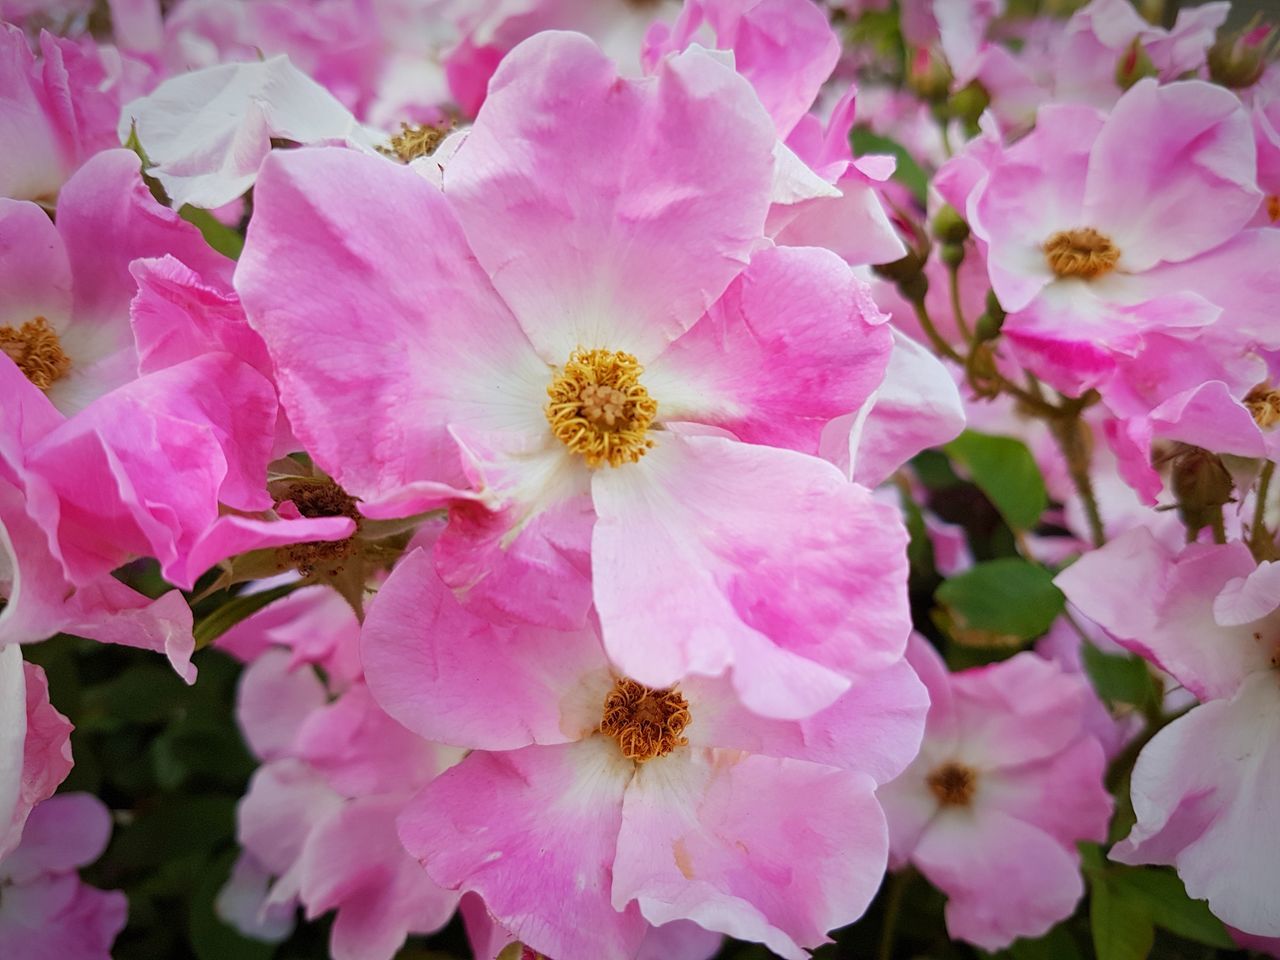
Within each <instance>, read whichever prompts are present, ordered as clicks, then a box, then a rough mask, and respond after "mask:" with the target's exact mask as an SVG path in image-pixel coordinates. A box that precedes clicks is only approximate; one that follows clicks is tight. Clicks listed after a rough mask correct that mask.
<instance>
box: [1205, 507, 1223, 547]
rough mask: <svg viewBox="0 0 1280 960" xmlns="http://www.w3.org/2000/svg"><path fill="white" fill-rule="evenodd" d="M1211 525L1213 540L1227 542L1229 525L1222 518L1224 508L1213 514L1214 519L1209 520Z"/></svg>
mask: <svg viewBox="0 0 1280 960" xmlns="http://www.w3.org/2000/svg"><path fill="white" fill-rule="evenodd" d="M1209 525H1210V526H1211V527H1213V542H1214V543H1226V542H1227V525H1226V524H1225V523H1224V522H1223V520H1222V508H1221V507H1219V508H1218V512H1217V513H1215V514H1214V515H1213V519H1212V520H1211V521H1209Z"/></svg>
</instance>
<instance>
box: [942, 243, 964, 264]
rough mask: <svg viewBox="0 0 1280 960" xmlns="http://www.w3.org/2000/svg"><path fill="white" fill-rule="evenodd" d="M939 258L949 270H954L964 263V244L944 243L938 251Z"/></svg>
mask: <svg viewBox="0 0 1280 960" xmlns="http://www.w3.org/2000/svg"><path fill="white" fill-rule="evenodd" d="M938 257H939V259H941V260H942V263H943V265H944V266H946V267H947V269H949V270H954V269H955V268H956V267H958V266H960V264H962V263H963V262H964V244H963V243H944V244H943V245H942V249H941V250H939V251H938Z"/></svg>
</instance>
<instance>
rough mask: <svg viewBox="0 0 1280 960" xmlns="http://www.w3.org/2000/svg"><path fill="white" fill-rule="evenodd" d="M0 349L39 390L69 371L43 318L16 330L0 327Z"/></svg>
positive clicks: (31, 321)
mask: <svg viewBox="0 0 1280 960" xmlns="http://www.w3.org/2000/svg"><path fill="white" fill-rule="evenodd" d="M0 350H3V351H4V352H5V353H6V354H8V356H9V359H11V360H12V361H13V362H14V363H16V364H17V365H18V369H19V370H21V371H22V372H23V374H24V375H25V376H26V378H27V379H28V380H30V381H31V382H32V383H34V384H35V385H36V386H37V387H39V388H40V389H41V390H48V389H49V388H50V387H51V386H53V385H54V384H55V383H56V382H57V381H58V380H60V379H61V378H62V377H64V376H65V375H66V373H67V371H68V370H70V369H71V358H70V357H68V356H67V355H66V354H65V353H63V351H62V343H61V342H60V341H59V340H58V334H57V332H56V331H55V330H54V329H53V327H51V326H49V321H48V320H46V319H45V318H44V317H36V318H35V319H34V320H28V321H27V322H26V323H24V324H23V325H22V326H21V327H18V328H16V329H15V328H13V327H0Z"/></svg>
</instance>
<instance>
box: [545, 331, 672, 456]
mask: <svg viewBox="0 0 1280 960" xmlns="http://www.w3.org/2000/svg"><path fill="white" fill-rule="evenodd" d="M643 372H644V367H642V366H640V364H639V363H638V362H637V361H636V358H635V357H633V356H632V355H631V354H629V353H622V352H620V351H617V350H575V351H574V352H573V354H572V355H571V356H570V357H569V359H568V361H567V362H566V363H565V365H564V368H563V369H562V370H561V371H560V374H559V376H557V377H556V378H555V380H553V381H552V382H551V386H549V387H547V396H548V397H550V398H551V401H550V403H548V404H547V405H546V407H545V412H546V414H547V422H548V423H550V424H551V432H552V433H554V434H555V436H556V439H557V440H559V441H560V442H561V443H563V444H564V445H565V446H566V447H568V448H569V449H570V450H571V451H573V452H574V453H580V454H582V456H583V458H584V459H585V460H586V461H587V466H589V467H598V466H600V464H602V463H607V464H609V466H611V467H618V466H621V465H622V464H624V463H635V462H636V461H637V460H639V459H640V458H641V457H642V456H644V454H645V451H646V450H648V449H649V448H650V447H652V446H653V441H652V440H650V439H649V438H648V436H647V434H648V431H649V425H650V424H651V423H653V418H654V417H655V416H657V414H658V402H657V401H656V400H654V399H653V398H652V397H650V396H649V392H648V391H647V390H645V388H644V387H643V386H642V385H641V383H640V374H641V373H643Z"/></svg>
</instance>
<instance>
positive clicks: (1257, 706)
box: [1056, 528, 1280, 937]
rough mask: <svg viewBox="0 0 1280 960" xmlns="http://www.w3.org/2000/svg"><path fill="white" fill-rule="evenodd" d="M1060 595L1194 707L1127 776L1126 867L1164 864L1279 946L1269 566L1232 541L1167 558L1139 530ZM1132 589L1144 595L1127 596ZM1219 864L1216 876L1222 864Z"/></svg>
mask: <svg viewBox="0 0 1280 960" xmlns="http://www.w3.org/2000/svg"><path fill="white" fill-rule="evenodd" d="M1056 582H1057V584H1058V585H1059V587H1061V588H1062V590H1063V592H1064V593H1066V595H1067V597H1068V598H1069V599H1070V600H1071V601H1072V603H1074V604H1076V605H1077V606H1078V607H1080V609H1081V610H1083V611H1084V612H1085V613H1086V614H1087V615H1088V616H1089V617H1091V618H1092V619H1093V620H1095V621H1097V622H1098V623H1099V624H1100V625H1101V626H1102V627H1104V628H1105V629H1106V630H1107V632H1108V633H1110V634H1111V635H1112V636H1114V637H1115V638H1116V639H1117V640H1118V641H1119V642H1120V643H1121V644H1123V645H1124V646H1126V647H1128V648H1129V649H1131V650H1134V651H1135V652H1137V653H1140V654H1142V655H1143V656H1144V657H1147V658H1148V659H1150V660H1151V661H1152V662H1153V663H1155V664H1156V665H1157V666H1159V667H1161V668H1162V669H1164V670H1166V671H1168V672H1169V673H1170V674H1172V675H1173V677H1174V678H1175V679H1176V680H1177V681H1178V682H1179V683H1181V684H1183V685H1184V686H1185V687H1186V688H1187V689H1188V690H1190V691H1191V692H1192V693H1194V694H1195V695H1196V696H1197V697H1198V698H1199V699H1200V700H1201V701H1202V703H1201V705H1200V706H1198V707H1196V708H1195V709H1193V710H1191V711H1190V712H1189V713H1187V714H1186V715H1185V716H1182V717H1179V718H1178V719H1177V720H1175V721H1174V722H1173V723H1171V724H1169V725H1168V726H1167V727H1165V728H1164V729H1162V730H1161V731H1160V732H1159V733H1157V734H1156V736H1155V738H1154V739H1153V740H1152V741H1151V742H1150V743H1149V744H1148V745H1147V746H1146V747H1145V748H1144V749H1143V751H1142V754H1141V755H1140V756H1139V757H1138V762H1137V765H1136V766H1135V768H1134V771H1133V779H1132V796H1133V806H1134V813H1135V814H1136V815H1137V820H1138V822H1137V824H1136V825H1135V826H1134V828H1133V830H1132V831H1131V832H1130V834H1129V836H1128V837H1127V838H1126V839H1124V840H1122V841H1121V842H1120V843H1118V844H1116V846H1115V847H1114V848H1112V851H1111V856H1112V857H1113V858H1114V859H1116V860H1119V861H1121V862H1124V863H1161V864H1172V865H1173V866H1175V867H1176V868H1177V870H1178V875H1179V876H1180V877H1182V880H1183V882H1184V883H1185V884H1186V888H1187V893H1188V894H1190V895H1191V896H1192V897H1198V898H1203V899H1207V900H1208V901H1209V907H1210V909H1212V910H1213V912H1214V913H1215V914H1217V915H1218V916H1219V917H1221V918H1222V920H1223V921H1225V922H1226V923H1228V924H1230V925H1231V926H1233V927H1236V928H1238V929H1239V930H1241V931H1243V932H1245V933H1248V934H1253V935H1256V936H1261V937H1276V936H1280V899H1278V898H1277V893H1276V890H1275V886H1274V884H1272V883H1271V882H1270V878H1271V877H1272V876H1273V874H1274V867H1275V863H1276V861H1277V857H1280V838H1277V836H1276V832H1275V831H1274V830H1273V829H1272V825H1271V817H1270V816H1269V815H1268V814H1269V811H1270V810H1271V806H1272V800H1273V798H1274V796H1275V792H1276V788H1277V785H1280V755H1278V754H1277V750H1276V744H1277V743H1278V742H1280V739H1278V738H1280V687H1278V683H1277V674H1276V665H1277V663H1278V662H1280V564H1276V563H1270V562H1268V563H1262V564H1257V563H1256V562H1255V561H1254V559H1253V557H1252V556H1251V555H1250V553H1249V550H1248V548H1246V547H1245V546H1244V544H1242V543H1239V542H1235V543H1230V544H1226V545H1221V546H1219V545H1217V544H1192V545H1190V546H1186V547H1183V548H1181V549H1178V548H1176V547H1172V546H1169V545H1167V544H1164V543H1162V542H1160V541H1158V540H1157V539H1156V538H1155V537H1153V536H1152V535H1151V534H1150V533H1149V532H1148V531H1147V530H1145V529H1143V528H1137V529H1134V530H1132V531H1130V532H1129V533H1127V534H1125V535H1124V536H1123V537H1120V538H1117V539H1116V540H1113V541H1111V542H1110V543H1108V544H1107V545H1106V546H1105V547H1103V548H1102V549H1100V550H1096V551H1094V552H1092V553H1089V554H1086V555H1085V556H1084V557H1082V558H1081V559H1080V560H1078V561H1077V562H1076V563H1075V564H1073V565H1072V566H1071V567H1069V568H1067V570H1065V571H1063V572H1062V573H1061V574H1059V575H1058V578H1057V581H1056ZM1134 584H1141V585H1142V587H1143V589H1141V590H1134V589H1133V585H1134ZM1224 855H1228V856H1229V858H1230V863H1231V868H1230V869H1223V859H1222V858H1223V856H1224Z"/></svg>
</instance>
